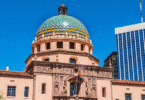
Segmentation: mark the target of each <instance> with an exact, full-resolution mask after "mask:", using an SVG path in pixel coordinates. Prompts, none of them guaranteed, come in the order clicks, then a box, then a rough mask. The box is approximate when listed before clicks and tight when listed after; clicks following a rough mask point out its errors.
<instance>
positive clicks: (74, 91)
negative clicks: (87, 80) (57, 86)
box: [70, 84, 77, 96]
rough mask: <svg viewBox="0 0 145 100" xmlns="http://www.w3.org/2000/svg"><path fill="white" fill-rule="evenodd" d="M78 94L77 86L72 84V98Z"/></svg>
mask: <svg viewBox="0 0 145 100" xmlns="http://www.w3.org/2000/svg"><path fill="white" fill-rule="evenodd" d="M76 94H77V84H70V96H74V95H76Z"/></svg>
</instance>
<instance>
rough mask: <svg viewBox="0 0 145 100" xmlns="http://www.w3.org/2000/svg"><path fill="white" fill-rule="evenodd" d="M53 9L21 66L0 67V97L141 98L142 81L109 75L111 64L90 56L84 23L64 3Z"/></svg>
mask: <svg viewBox="0 0 145 100" xmlns="http://www.w3.org/2000/svg"><path fill="white" fill-rule="evenodd" d="M58 11H59V15H57V16H53V17H51V18H49V19H47V20H46V21H45V22H44V23H43V24H42V25H41V26H40V28H39V29H38V31H37V33H36V37H35V40H34V41H33V43H32V46H31V48H32V54H31V55H30V56H29V57H28V58H27V59H26V61H25V63H26V68H25V70H24V71H23V72H12V71H9V70H8V69H7V70H6V71H2V70H1V71H0V90H1V91H2V93H3V96H4V100H76V99H77V100H145V82H139V81H125V80H113V77H112V72H113V70H114V69H113V68H112V67H111V64H110V67H100V66H99V60H98V59H97V58H95V57H94V56H93V55H92V51H93V45H92V42H91V40H90V38H89V34H88V32H87V29H86V27H85V26H84V25H83V24H82V23H81V22H80V21H79V20H78V19H76V18H74V17H71V16H68V13H67V7H66V6H65V5H63V4H62V5H60V7H59V8H58ZM78 76H79V77H78ZM143 98H144V99H143Z"/></svg>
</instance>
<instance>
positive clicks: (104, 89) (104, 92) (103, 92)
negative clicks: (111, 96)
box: [102, 87, 106, 97]
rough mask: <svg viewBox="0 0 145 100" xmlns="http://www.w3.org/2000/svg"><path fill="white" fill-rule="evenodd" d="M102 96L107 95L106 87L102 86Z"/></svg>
mask: <svg viewBox="0 0 145 100" xmlns="http://www.w3.org/2000/svg"><path fill="white" fill-rule="evenodd" d="M102 97H106V88H105V87H103V88H102Z"/></svg>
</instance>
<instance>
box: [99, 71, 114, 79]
mask: <svg viewBox="0 0 145 100" xmlns="http://www.w3.org/2000/svg"><path fill="white" fill-rule="evenodd" d="M98 77H106V78H112V72H105V71H99V72H98Z"/></svg>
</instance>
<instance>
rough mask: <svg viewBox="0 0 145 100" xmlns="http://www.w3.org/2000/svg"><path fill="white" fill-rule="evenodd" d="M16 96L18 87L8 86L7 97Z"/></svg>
mask: <svg viewBox="0 0 145 100" xmlns="http://www.w3.org/2000/svg"><path fill="white" fill-rule="evenodd" d="M15 95H16V87H15V86H8V89H7V96H15Z"/></svg>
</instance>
